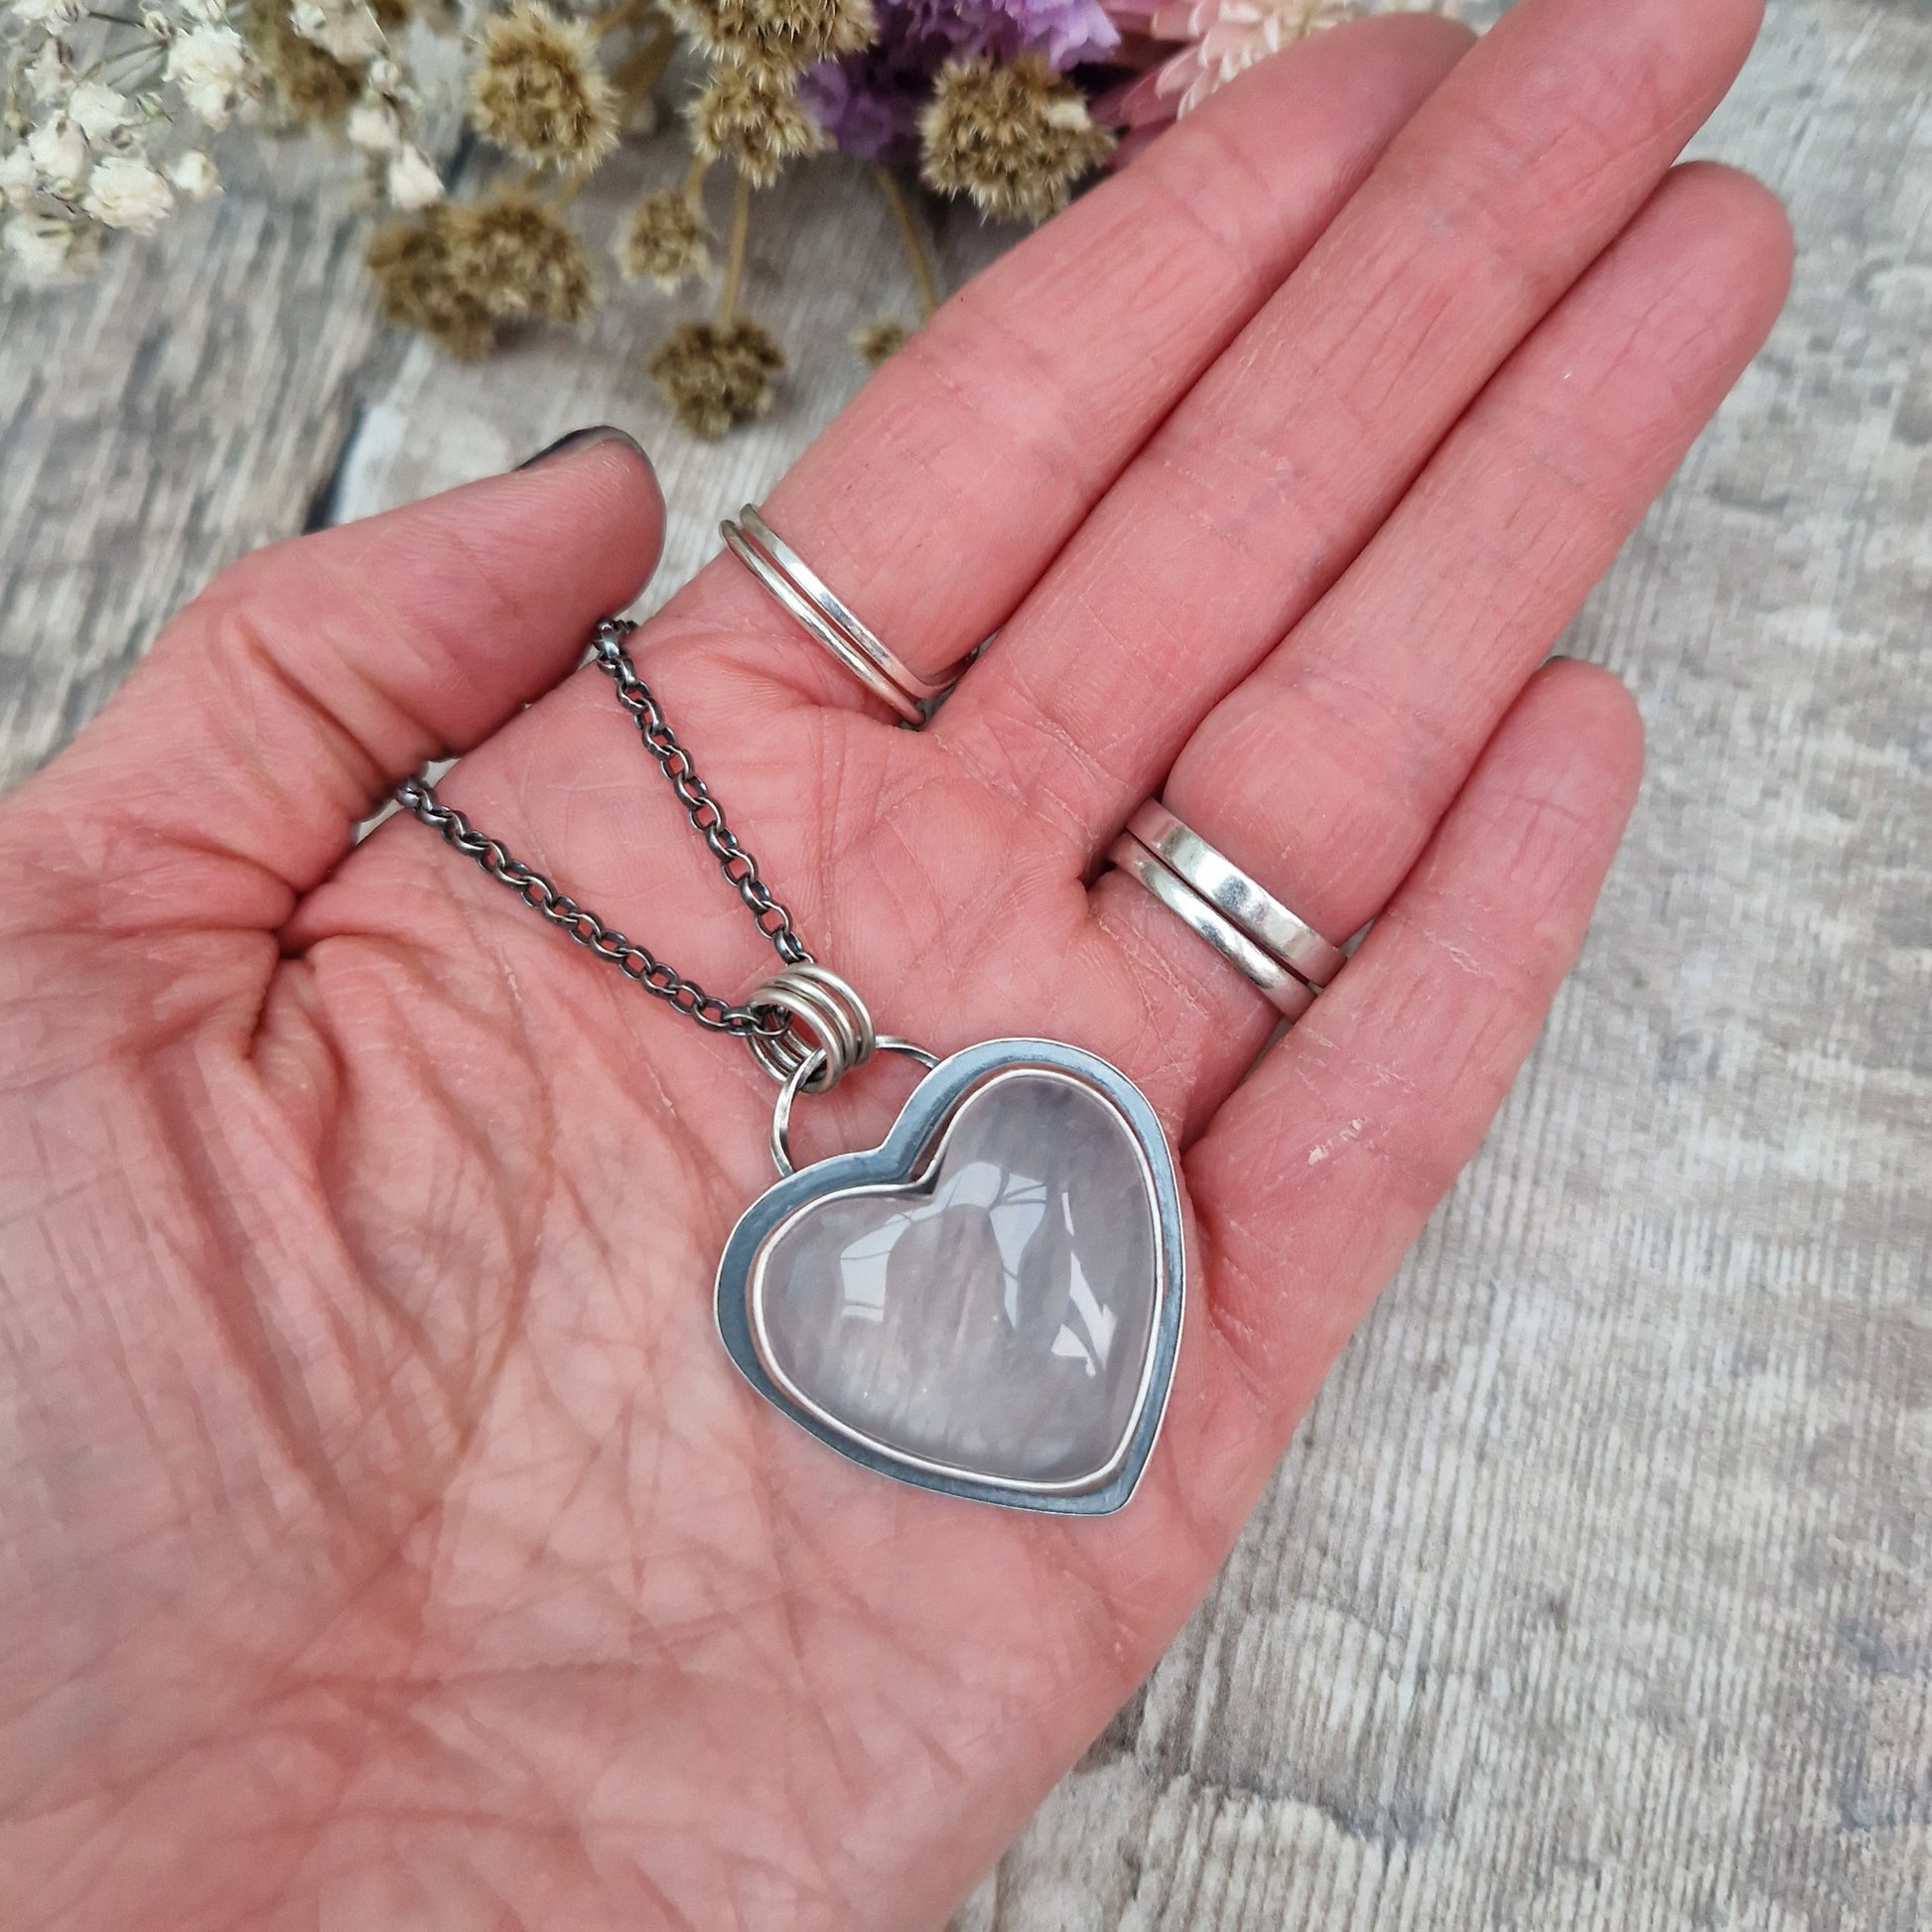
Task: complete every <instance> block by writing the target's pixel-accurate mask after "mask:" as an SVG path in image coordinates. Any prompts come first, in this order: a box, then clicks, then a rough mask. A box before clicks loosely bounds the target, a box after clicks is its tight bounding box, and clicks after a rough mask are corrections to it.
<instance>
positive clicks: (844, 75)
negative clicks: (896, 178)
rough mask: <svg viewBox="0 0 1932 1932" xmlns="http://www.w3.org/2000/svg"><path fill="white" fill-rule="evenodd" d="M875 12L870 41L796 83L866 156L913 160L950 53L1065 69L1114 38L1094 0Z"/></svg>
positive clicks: (918, 4) (817, 112)
mask: <svg viewBox="0 0 1932 1932" xmlns="http://www.w3.org/2000/svg"><path fill="white" fill-rule="evenodd" d="M874 11H875V13H876V15H877V17H878V21H879V33H878V38H877V39H876V40H875V41H874V43H873V45H872V46H871V47H869V48H868V49H866V51H865V52H864V53H863V54H853V55H848V56H847V57H846V58H845V59H844V60H842V61H823V62H821V63H820V64H819V65H818V66H817V67H815V68H812V69H809V70H808V71H807V72H806V73H805V75H804V77H803V78H802V80H801V81H800V82H799V88H798V98H799V100H800V102H801V103H802V104H803V106H804V108H805V110H806V111H807V112H808V113H809V114H810V115H811V116H812V118H813V119H814V120H816V121H817V122H818V123H819V125H820V126H821V127H823V128H824V130H825V133H826V137H827V138H828V139H829V140H830V141H831V143H832V145H833V146H834V147H835V148H837V149H838V150H839V152H840V153H841V154H849V155H855V156H857V157H858V158H859V159H860V160H863V161H885V162H895V163H903V162H910V161H913V160H916V159H917V157H918V152H919V116H920V114H921V113H922V112H923V111H924V109H925V107H926V106H927V104H928V103H929V102H930V101H931V98H932V80H933V76H934V75H935V74H936V73H937V72H938V71H939V69H941V68H942V67H944V66H945V64H946V63H947V62H948V61H949V60H951V59H952V58H953V57H954V56H955V55H960V54H984V55H987V56H988V57H990V58H991V59H993V60H995V61H1001V62H1005V61H1011V60H1012V59H1013V58H1014V57H1015V56H1016V55H1019V54H1040V55H1043V56H1044V57H1045V58H1046V61H1047V62H1048V64H1049V65H1050V66H1051V67H1053V68H1054V69H1057V70H1060V71H1064V70H1065V69H1067V68H1070V67H1073V66H1074V65H1076V64H1077V63H1079V62H1081V61H1097V60H1100V59H1102V58H1104V57H1105V56H1106V55H1107V54H1109V53H1111V52H1112V51H1113V50H1114V48H1116V47H1118V46H1119V45H1120V30H1119V29H1118V28H1117V27H1115V26H1114V24H1113V22H1112V21H1110V20H1109V19H1108V18H1107V15H1106V13H1105V12H1104V11H1103V9H1102V7H1101V5H1100V0H875V8H874Z"/></svg>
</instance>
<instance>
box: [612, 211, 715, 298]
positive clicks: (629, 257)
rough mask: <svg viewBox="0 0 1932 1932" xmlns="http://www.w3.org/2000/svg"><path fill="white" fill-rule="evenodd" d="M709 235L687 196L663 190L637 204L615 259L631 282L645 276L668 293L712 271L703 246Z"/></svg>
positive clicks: (700, 216)
mask: <svg viewBox="0 0 1932 1932" xmlns="http://www.w3.org/2000/svg"><path fill="white" fill-rule="evenodd" d="M710 235H711V231H710V229H709V228H707V227H706V226H705V219H704V215H703V214H702V213H701V212H700V211H699V208H698V207H697V204H696V203H695V202H694V201H693V200H692V198H691V197H690V196H689V195H687V194H685V193H684V192H683V191H682V190H681V189H676V188H666V189H662V190H660V191H659V192H658V193H657V194H655V195H646V196H645V197H644V199H643V200H642V201H641V202H639V203H638V204H637V207H636V208H635V210H634V211H633V212H632V214H631V216H630V230H629V232H628V233H627V234H626V235H625V236H624V238H623V247H622V248H621V250H620V251H619V254H618V260H619V262H620V263H621V265H622V268H623V272H624V274H625V275H626V276H627V277H628V278H629V279H630V280H631V281H633V282H634V281H635V280H636V279H637V278H638V277H639V276H640V275H648V276H649V277H650V279H651V280H652V281H653V282H655V283H656V284H657V286H658V287H659V288H660V289H663V290H664V291H665V292H666V293H667V294H668V293H669V292H670V291H671V290H672V289H675V288H677V287H678V286H679V285H680V284H681V283H683V282H685V281H687V280H688V279H689V278H690V277H692V276H693V275H707V274H709V273H710V272H711V250H710V249H709V248H708V247H706V245H705V244H706V242H707V241H708V240H709V239H710Z"/></svg>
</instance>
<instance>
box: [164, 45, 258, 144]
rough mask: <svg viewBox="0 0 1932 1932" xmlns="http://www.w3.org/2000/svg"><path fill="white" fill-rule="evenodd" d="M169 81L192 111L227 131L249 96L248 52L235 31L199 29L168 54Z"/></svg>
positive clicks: (197, 116) (214, 125) (201, 118)
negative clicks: (239, 107)
mask: <svg viewBox="0 0 1932 1932" xmlns="http://www.w3.org/2000/svg"><path fill="white" fill-rule="evenodd" d="M168 78H169V79H170V80H172V81H173V82H174V83H175V85H176V86H178V87H179V88H180V89H181V97H182V99H183V100H185V101H186V102H187V103H188V107H189V111H190V112H191V113H193V114H194V115H195V116H196V118H197V119H199V120H202V121H205V122H206V123H207V125H208V126H209V127H213V128H222V127H226V126H227V124H228V122H229V121H230V120H231V119H232V118H233V117H234V111H235V109H236V108H237V107H238V106H240V104H241V102H242V101H243V99H245V98H246V96H247V93H248V81H249V70H248V49H247V45H246V44H245V43H244V42H243V40H242V38H241V36H240V35H239V34H237V33H236V32H235V31H234V29H233V28H232V27H197V28H195V29H194V30H193V31H192V32H191V33H186V34H184V35H183V36H182V37H181V39H180V40H178V41H177V42H176V43H175V44H174V46H173V47H171V48H170V49H169V50H168Z"/></svg>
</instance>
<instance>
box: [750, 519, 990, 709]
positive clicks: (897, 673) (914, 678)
mask: <svg viewBox="0 0 1932 1932" xmlns="http://www.w3.org/2000/svg"><path fill="white" fill-rule="evenodd" d="M718 528H719V530H720V532H721V534H722V535H723V536H724V539H725V542H726V544H727V545H728V546H729V547H730V549H731V553H732V555H733V556H735V557H736V558H737V559H738V560H739V562H740V563H742V564H743V565H744V566H745V567H746V569H747V570H749V571H750V572H751V573H752V575H753V576H754V577H756V578H757V579H758V581H759V583H760V584H761V585H762V586H763V587H764V589H765V590H766V591H767V592H768V593H769V594H770V595H771V596H772V597H773V598H775V599H776V600H777V602H778V603H779V604H780V605H781V606H782V607H783V608H784V610H785V611H786V612H787V613H788V614H789V615H790V617H791V618H792V619H793V621H795V622H797V623H798V624H799V625H800V626H801V627H802V628H803V629H804V630H805V632H806V633H807V634H808V635H809V636H811V637H813V638H814V639H816V641H817V642H819V643H821V644H823V645H824V646H825V648H826V649H827V650H828V651H830V652H831V653H832V655H833V656H834V657H835V658H837V659H838V661H839V662H840V663H841V664H843V665H844V666H845V668H846V669H847V670H848V671H850V672H851V673H852V675H853V676H854V677H856V678H857V679H858V680H859V682H860V683H861V684H863V685H864V686H865V687H866V689H867V690H868V691H870V692H872V693H873V695H874V696H875V697H879V698H883V699H884V700H885V701H886V703H887V704H889V705H890V706H891V707H892V708H893V710H894V711H896V712H897V714H898V715H899V717H900V718H901V719H903V720H904V721H905V723H906V724H908V725H912V726H918V725H923V724H924V723H925V719H926V707H927V706H928V705H930V704H932V703H933V701H934V700H935V699H938V698H941V697H943V696H944V695H945V694H946V692H948V691H949V690H950V689H951V688H952V687H953V685H955V684H956V683H957V682H958V681H959V676H960V673H961V672H962V671H964V670H965V668H966V666H967V665H968V664H969V663H970V662H971V661H972V653H971V652H970V651H969V652H968V653H967V654H966V655H965V656H964V657H962V658H960V659H959V660H958V661H957V662H956V663H954V664H950V665H948V666H947V667H946V669H945V670H943V671H940V672H939V673H938V674H937V675H936V676H933V677H926V676H924V675H922V674H921V673H920V672H918V671H915V670H913V669H912V668H911V666H910V665H908V664H906V663H904V662H902V661H901V660H900V659H899V658H898V657H897V656H895V655H894V653H893V652H892V651H890V650H888V649H887V648H886V646H885V644H884V643H883V642H881V640H880V639H879V637H878V636H877V635H876V634H875V633H874V632H873V630H872V629H871V628H870V627H869V626H868V625H867V624H866V623H864V622H863V621H861V620H860V619H859V618H858V616H857V615H856V614H855V613H854V612H853V611H852V610H851V609H849V608H848V606H847V605H846V604H845V603H844V602H843V601H842V600H841V599H840V598H839V597H838V596H837V594H836V593H834V592H833V591H831V590H830V589H828V588H827V586H826V584H825V581H824V579H823V578H821V577H820V576H819V575H818V573H817V572H816V571H815V570H813V569H812V567H811V566H810V565H809V564H808V563H806V561H805V560H804V558H802V557H801V556H800V555H799V554H798V552H797V551H795V550H794V549H793V548H792V547H791V545H790V544H788V543H787V542H786V541H785V540H784V538H783V537H781V536H780V535H779V534H778V533H777V531H776V530H774V529H773V528H772V527H771V526H770V524H768V523H767V522H766V521H765V520H764V518H763V517H761V516H760V515H759V512H758V509H757V506H756V505H754V504H752V503H747V504H746V505H745V507H744V508H743V509H741V510H740V511H739V512H738V518H737V520H736V521H733V519H732V518H730V517H727V518H726V519H725V520H724V522H723V523H721V524H720V525H719V526H718Z"/></svg>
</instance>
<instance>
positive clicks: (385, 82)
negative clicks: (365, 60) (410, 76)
mask: <svg viewBox="0 0 1932 1932" xmlns="http://www.w3.org/2000/svg"><path fill="white" fill-rule="evenodd" d="M362 81H363V84H364V85H365V86H366V87H367V88H368V89H369V91H370V92H371V93H377V94H386V95H387V96H388V97H389V98H390V99H391V100H393V99H394V98H395V97H396V96H397V95H398V94H399V93H401V92H402V69H401V68H399V67H397V66H396V64H395V62H393V61H392V60H390V58H389V57H388V55H386V54H381V55H378V56H377V57H376V58H375V59H374V60H373V61H371V62H370V63H369V65H368V69H367V71H366V72H365V73H364V74H363V75H362Z"/></svg>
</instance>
